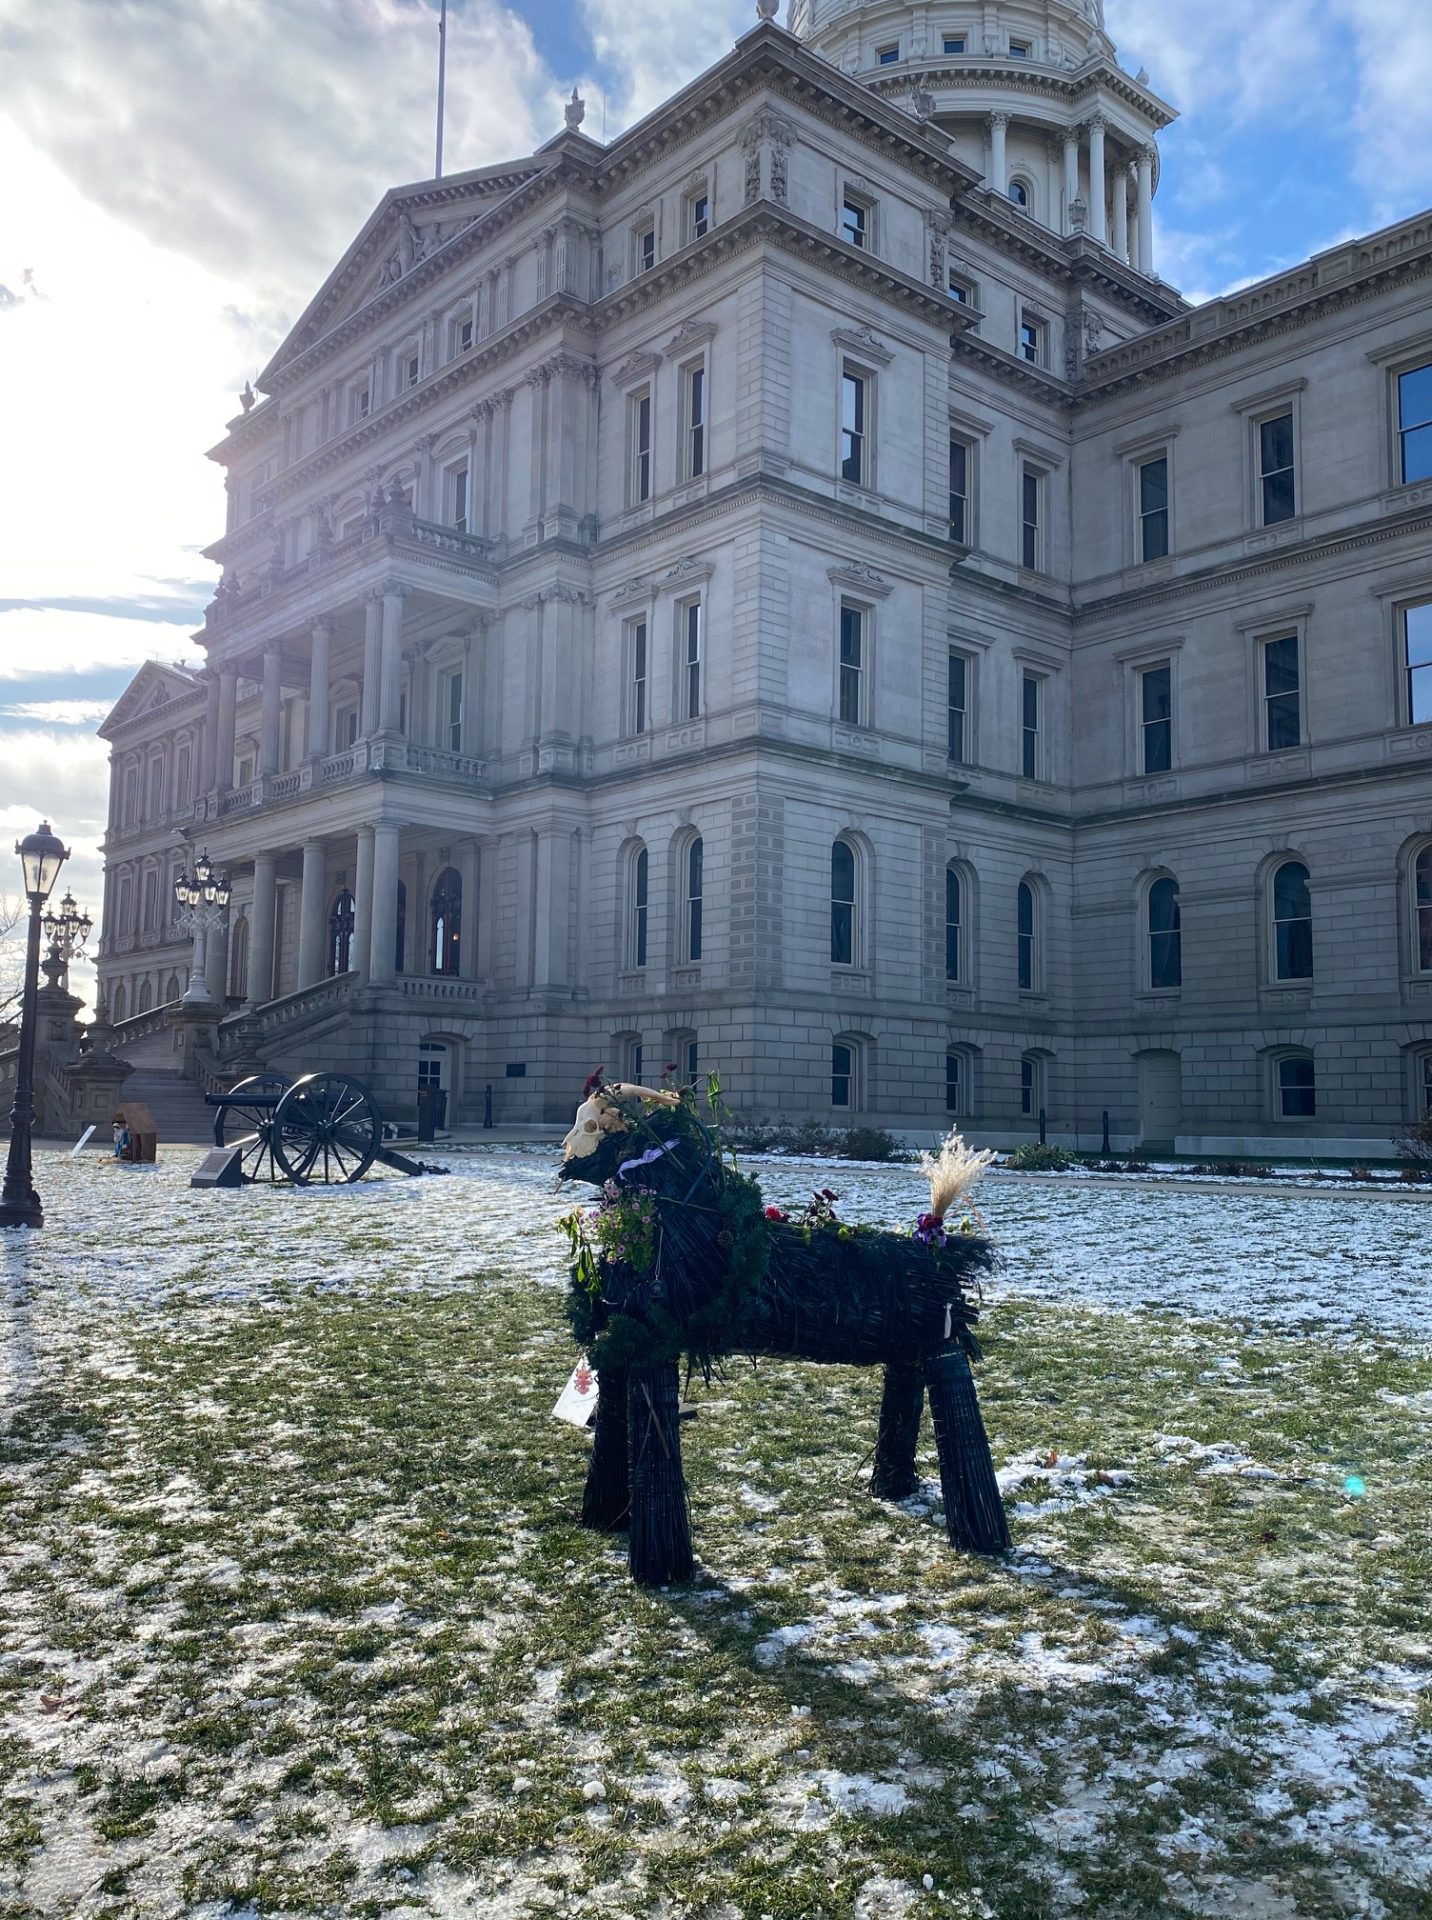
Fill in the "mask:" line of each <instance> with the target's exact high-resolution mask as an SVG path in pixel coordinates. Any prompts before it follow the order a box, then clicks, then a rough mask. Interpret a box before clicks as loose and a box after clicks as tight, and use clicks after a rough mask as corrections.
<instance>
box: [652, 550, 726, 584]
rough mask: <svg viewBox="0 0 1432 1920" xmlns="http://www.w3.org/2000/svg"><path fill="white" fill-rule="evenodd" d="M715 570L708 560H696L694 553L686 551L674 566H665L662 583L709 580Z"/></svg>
mask: <svg viewBox="0 0 1432 1920" xmlns="http://www.w3.org/2000/svg"><path fill="white" fill-rule="evenodd" d="M715 571H716V569H715V568H714V567H713V566H712V564H711V562H710V561H709V560H698V559H697V558H696V556H695V554H691V553H688V554H687V555H686V556H685V558H684V559H681V560H678V561H677V563H676V565H675V566H674V567H668V568H667V570H666V572H665V573H664V574H663V575H662V576H661V578H662V584H663V585H664V586H679V585H682V584H684V583H686V582H689V581H692V580H709V579H710V578H711V576H712V574H713V573H714V572H715Z"/></svg>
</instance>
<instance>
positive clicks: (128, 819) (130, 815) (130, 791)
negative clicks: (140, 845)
mask: <svg viewBox="0 0 1432 1920" xmlns="http://www.w3.org/2000/svg"><path fill="white" fill-rule="evenodd" d="M138 818H139V762H138V761H137V760H132V761H131V762H130V764H129V765H128V766H127V767H126V768H125V770H124V824H125V825H126V826H127V827H132V826H133V825H134V823H135V822H136V820H138Z"/></svg>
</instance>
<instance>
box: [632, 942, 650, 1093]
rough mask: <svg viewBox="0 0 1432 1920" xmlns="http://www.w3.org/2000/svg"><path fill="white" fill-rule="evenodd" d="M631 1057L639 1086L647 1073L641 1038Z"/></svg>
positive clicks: (633, 1076) (644, 1051)
mask: <svg viewBox="0 0 1432 1920" xmlns="http://www.w3.org/2000/svg"><path fill="white" fill-rule="evenodd" d="M643 957H645V956H643ZM629 1057H630V1060H631V1077H632V1080H633V1082H634V1083H635V1084H636V1085H637V1086H640V1085H641V1084H642V1081H643V1079H644V1078H645V1074H646V1049H645V1048H644V1047H643V1046H642V1044H641V1042H640V1040H637V1041H635V1042H634V1043H633V1045H632V1049H631V1054H630V1056H629Z"/></svg>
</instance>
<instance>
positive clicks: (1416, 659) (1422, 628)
mask: <svg viewBox="0 0 1432 1920" xmlns="http://www.w3.org/2000/svg"><path fill="white" fill-rule="evenodd" d="M1402 619H1403V625H1404V628H1405V631H1406V657H1407V720H1408V724H1409V725H1410V726H1414V727H1421V726H1425V725H1426V724H1427V722H1428V721H1432V600H1424V601H1423V602H1422V604H1421V606H1418V607H1409V608H1408V609H1407V611H1406V613H1404V614H1403V616H1402Z"/></svg>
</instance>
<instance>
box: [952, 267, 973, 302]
mask: <svg viewBox="0 0 1432 1920" xmlns="http://www.w3.org/2000/svg"><path fill="white" fill-rule="evenodd" d="M950 298H951V299H952V300H958V301H959V303H960V305H961V306H962V307H967V306H968V305H969V303H970V283H969V281H968V280H961V279H959V278H958V277H957V276H956V275H955V274H954V273H951V275H950Z"/></svg>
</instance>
